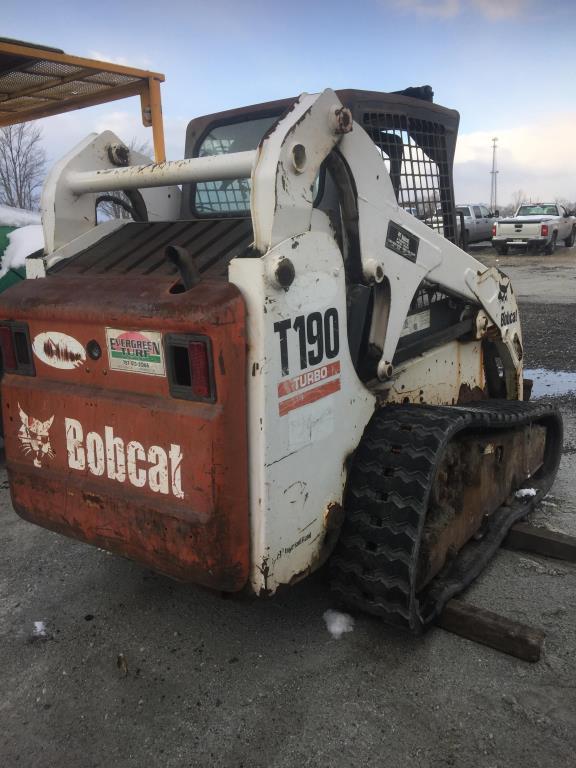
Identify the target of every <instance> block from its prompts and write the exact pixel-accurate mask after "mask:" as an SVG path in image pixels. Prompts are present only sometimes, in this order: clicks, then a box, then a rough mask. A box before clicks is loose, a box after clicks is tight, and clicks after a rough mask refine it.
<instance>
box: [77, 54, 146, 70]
mask: <svg viewBox="0 0 576 768" xmlns="http://www.w3.org/2000/svg"><path fill="white" fill-rule="evenodd" d="M88 57H89V58H90V59H96V60H97V61H108V62H110V64H118V65H119V66H121V67H134V68H136V69H147V70H151V69H152V61H151V60H150V59H149V58H148V57H147V56H130V58H126V57H125V56H114V55H111V54H109V53H104V52H103V51H90V52H89V53H88Z"/></svg>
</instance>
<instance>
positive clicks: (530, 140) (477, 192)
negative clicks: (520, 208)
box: [454, 111, 576, 202]
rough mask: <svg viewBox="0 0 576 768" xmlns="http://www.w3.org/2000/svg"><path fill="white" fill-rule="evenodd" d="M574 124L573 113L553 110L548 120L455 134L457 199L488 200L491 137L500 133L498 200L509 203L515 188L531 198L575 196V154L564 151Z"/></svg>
mask: <svg viewBox="0 0 576 768" xmlns="http://www.w3.org/2000/svg"><path fill="white" fill-rule="evenodd" d="M575 124H576V111H574V112H563V113H555V114H554V117H553V118H551V119H549V120H539V121H534V122H532V123H526V124H524V125H522V126H518V127H515V128H504V127H496V128H494V129H493V130H491V131H476V132H473V133H468V134H466V133H464V134H461V135H460V136H459V137H458V143H457V145H456V157H455V161H454V179H455V186H456V194H457V197H458V200H459V201H462V202H464V197H466V198H467V199H468V198H471V199H472V200H479V201H486V200H487V198H489V197H490V171H491V167H492V138H493V137H494V136H497V137H498V148H497V155H496V157H497V169H498V188H499V190H500V191H499V195H498V197H499V201H500V202H507V201H508V200H509V199H510V198H511V196H512V193H513V192H514V190H516V189H524V190H525V191H526V193H527V194H528V195H529V196H531V197H535V198H542V197H546V198H548V199H552V200H553V199H555V198H557V197H564V198H568V199H573V198H574V197H576V189H575V188H574V178H575V177H576V154H574V153H572V152H567V151H566V147H567V146H570V138H571V136H572V134H573V130H574V125H575Z"/></svg>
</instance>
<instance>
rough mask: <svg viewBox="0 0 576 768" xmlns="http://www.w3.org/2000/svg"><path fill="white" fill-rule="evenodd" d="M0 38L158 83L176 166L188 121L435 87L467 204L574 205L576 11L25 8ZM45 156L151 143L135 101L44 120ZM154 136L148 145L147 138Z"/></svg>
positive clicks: (496, 0)
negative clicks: (101, 143)
mask: <svg viewBox="0 0 576 768" xmlns="http://www.w3.org/2000/svg"><path fill="white" fill-rule="evenodd" d="M1 34H2V35H3V36H7V37H14V38H18V39H21V40H28V41H33V42H38V43H44V44H47V45H51V46H55V47H58V48H62V49H64V50H65V51H66V52H67V53H71V54H76V55H79V56H92V57H96V58H102V59H106V60H110V61H115V62H118V63H123V64H129V65H133V66H137V67H143V68H146V69H150V70H153V71H157V72H163V73H164V74H165V75H166V82H165V84H164V85H163V86H162V99H163V107H164V120H165V131H166V140H167V154H168V156H169V158H171V159H175V158H178V157H182V156H183V151H184V134H185V128H186V124H187V122H188V121H189V120H190V119H191V118H192V117H197V116H199V115H203V114H207V113H211V112H216V111H219V110H223V109H229V108H231V107H236V106H242V105H245V104H252V103H256V102H261V101H269V100H271V99H277V98H284V97H286V96H291V95H294V94H298V93H300V92H302V91H308V92H315V91H319V90H322V89H323V88H327V87H330V88H335V89H337V88H361V89H368V90H381V91H389V90H399V89H401V88H405V87H407V86H410V85H423V84H430V85H432V87H433V89H434V93H435V101H436V102H437V103H438V104H442V105H443V106H446V107H451V108H453V109H456V110H458V112H459V113H460V135H459V140H458V148H457V153H456V165H455V186H456V197H457V201H458V202H489V199H490V174H489V172H490V167H491V161H492V150H491V139H492V137H493V136H497V137H498V138H499V151H498V167H499V196H498V200H499V202H500V203H501V204H504V203H507V202H509V201H510V200H511V198H512V195H513V193H514V192H515V191H516V190H518V189H523V190H524V191H525V193H526V195H527V196H531V197H532V198H547V199H553V198H556V197H560V198H568V199H570V200H576V53H575V52H576V0H547V2H546V3H543V2H541V1H538V0H348V1H347V2H344V0H332V1H331V2H324V1H321V2H314V1H313V0H285V2H279V1H277V0H270V1H269V2H261V1H260V0H219V1H218V2H214V1H213V0H187V2H183V1H182V0H165V1H164V2H163V3H162V2H158V0H155V1H154V2H151V1H149V0H120V2H118V0H114V2H110V1H109V0H98V1H97V2H92V3H81V2H78V0H75V1H74V2H71V1H70V0H59V2H58V3H47V2H45V0H42V2H40V1H39V0H27V2H26V3H16V2H14V1H13V0H12V1H11V2H5V3H4V7H3V9H2V30H1ZM42 125H43V130H44V137H45V143H46V148H47V151H48V154H49V156H50V158H51V160H52V161H53V160H55V159H57V158H58V157H59V156H60V155H61V154H63V153H64V152H65V151H67V150H68V149H69V148H71V147H72V146H73V145H74V144H75V143H76V142H77V141H79V140H80V139H81V138H83V136H85V135H86V134H87V133H89V132H91V131H94V130H96V131H101V130H104V129H105V128H111V129H112V130H114V131H115V132H116V133H117V134H118V135H119V136H120V137H121V138H122V139H124V140H126V141H129V140H130V139H131V138H132V137H133V136H137V137H139V138H146V137H147V136H148V133H149V132H148V131H147V130H146V129H144V128H143V127H142V126H141V123H140V115H139V103H138V99H130V100H124V101H121V102H116V103H114V104H111V105H107V106H105V107H97V108H92V109H88V110H82V111H81V112H76V113H72V114H69V115H62V116H58V117H55V118H50V119H49V120H45V121H42ZM150 138H151V137H150Z"/></svg>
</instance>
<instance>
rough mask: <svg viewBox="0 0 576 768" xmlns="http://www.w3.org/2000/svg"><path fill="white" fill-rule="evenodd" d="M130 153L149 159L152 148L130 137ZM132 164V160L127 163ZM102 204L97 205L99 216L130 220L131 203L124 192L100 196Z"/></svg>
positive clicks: (144, 142)
mask: <svg viewBox="0 0 576 768" xmlns="http://www.w3.org/2000/svg"><path fill="white" fill-rule="evenodd" d="M128 149H129V150H130V152H139V153H140V154H141V155H146V156H147V157H150V156H151V154H152V147H151V146H150V142H149V141H139V140H138V139H137V138H136V137H135V136H133V137H132V139H131V140H130V142H129V144H128ZM129 162H130V163H133V161H132V160H130V161H129ZM100 197H101V199H102V202H100V203H99V205H98V212H99V214H103V215H104V217H105V218H107V219H131V218H132V212H131V211H132V202H131V201H130V200H129V199H128V197H127V196H126V195H125V194H124V192H114V193H113V194H112V193H109V194H106V195H101V196H100Z"/></svg>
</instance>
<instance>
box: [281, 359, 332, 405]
mask: <svg viewBox="0 0 576 768" xmlns="http://www.w3.org/2000/svg"><path fill="white" fill-rule="evenodd" d="M339 390H340V361H338V360H336V361H335V362H333V363H328V364H327V365H321V366H320V367H319V368H314V369H313V370H311V371H306V372H305V373H301V374H300V375H299V376H294V377H293V378H292V379H287V380H286V381H281V382H280V384H278V398H279V399H280V398H284V399H280V402H279V403H278V411H279V413H280V416H285V415H286V414H287V413H289V412H290V411H293V410H294V409H295V408H300V407H301V406H303V405H308V404H309V403H314V402H316V400H320V399H321V398H323V397H326V396H327V395H331V394H332V393H333V392H338V391H339ZM288 395H289V397H288Z"/></svg>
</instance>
